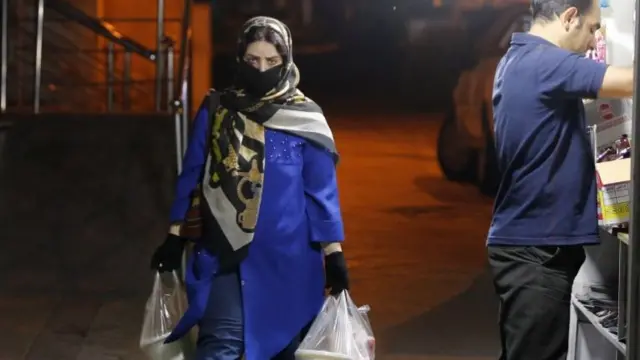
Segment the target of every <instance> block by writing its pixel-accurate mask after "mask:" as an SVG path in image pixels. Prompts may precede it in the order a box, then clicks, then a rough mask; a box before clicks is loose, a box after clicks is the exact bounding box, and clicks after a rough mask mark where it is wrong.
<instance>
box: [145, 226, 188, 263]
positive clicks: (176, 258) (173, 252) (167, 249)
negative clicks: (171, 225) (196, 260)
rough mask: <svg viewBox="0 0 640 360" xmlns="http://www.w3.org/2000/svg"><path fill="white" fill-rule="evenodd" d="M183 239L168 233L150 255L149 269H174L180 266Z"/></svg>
mask: <svg viewBox="0 0 640 360" xmlns="http://www.w3.org/2000/svg"><path fill="white" fill-rule="evenodd" d="M185 242H186V241H185V239H184V238H181V237H180V236H177V235H173V234H169V235H167V238H166V239H165V240H164V242H163V243H162V244H161V245H160V246H158V248H157V249H156V251H155V252H154V253H153V257H151V269H153V270H157V271H159V272H165V271H174V270H178V269H180V267H181V266H182V250H183V249H184V243H185Z"/></svg>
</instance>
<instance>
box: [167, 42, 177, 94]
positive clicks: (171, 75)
mask: <svg viewBox="0 0 640 360" xmlns="http://www.w3.org/2000/svg"><path fill="white" fill-rule="evenodd" d="M173 45H174V44H173V40H171V39H167V83H166V86H167V102H169V101H172V100H173V89H174V86H175V85H174V82H175V69H174V66H175V59H174V48H173Z"/></svg>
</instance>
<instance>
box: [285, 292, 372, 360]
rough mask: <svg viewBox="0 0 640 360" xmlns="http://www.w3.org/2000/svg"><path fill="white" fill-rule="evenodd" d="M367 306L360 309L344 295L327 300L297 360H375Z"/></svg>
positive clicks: (330, 297) (298, 352) (301, 345)
mask: <svg viewBox="0 0 640 360" xmlns="http://www.w3.org/2000/svg"><path fill="white" fill-rule="evenodd" d="M368 311H369V306H363V307H361V308H358V307H356V305H355V304H354V303H353V301H352V300H351V297H350V296H349V293H348V292H346V291H343V292H342V293H341V294H340V295H339V296H338V297H334V296H329V297H328V298H327V300H326V301H325V303H324V305H323V306H322V309H321V310H320V314H318V317H317V318H316V320H315V321H314V323H313V325H311V329H309V333H308V334H307V336H306V337H305V338H304V340H303V341H302V343H301V344H300V346H299V347H298V350H297V351H296V359H299V360H323V359H326V360H329V359H334V360H374V359H375V338H374V336H373V331H372V330H371V324H370V323H369V319H368V317H367V312H368Z"/></svg>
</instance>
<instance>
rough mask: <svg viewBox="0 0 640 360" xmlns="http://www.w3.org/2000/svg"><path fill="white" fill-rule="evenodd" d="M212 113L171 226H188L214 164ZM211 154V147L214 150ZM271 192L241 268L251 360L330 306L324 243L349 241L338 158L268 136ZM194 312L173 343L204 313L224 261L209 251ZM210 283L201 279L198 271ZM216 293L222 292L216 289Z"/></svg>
mask: <svg viewBox="0 0 640 360" xmlns="http://www.w3.org/2000/svg"><path fill="white" fill-rule="evenodd" d="M208 116H209V115H208V111H207V109H206V108H201V109H200V110H199V111H198V113H197V115H196V118H195V120H194V126H193V130H192V134H191V137H190V140H189V146H188V149H187V152H186V154H185V157H184V161H183V171H182V173H181V174H180V176H179V178H178V181H177V185H176V197H175V201H174V204H173V207H172V209H171V215H170V220H171V221H181V220H183V219H184V217H185V214H186V211H187V209H188V208H189V205H190V194H191V192H192V190H193V189H194V188H195V187H196V185H197V184H198V181H201V179H200V175H201V173H202V167H203V166H204V164H205V161H206V158H205V156H206V153H207V151H208V149H206V148H205V146H207V144H206V142H207V135H208V134H207V132H208V131H209V129H208V123H209V120H208ZM207 148H208V146H207ZM265 163H266V167H265V174H264V192H263V195H262V201H261V204H260V210H259V217H258V223H257V226H256V232H255V235H254V239H253V242H252V243H251V245H250V249H249V255H248V257H247V258H246V259H244V260H243V262H242V263H241V264H240V277H241V280H242V283H243V286H242V296H243V303H242V305H243V312H244V338H245V352H246V359H247V360H264V359H269V358H271V357H273V356H275V355H276V354H277V353H279V352H280V351H281V350H282V349H284V348H285V347H286V346H287V345H288V344H289V343H290V342H291V340H292V339H293V338H294V337H295V336H296V335H297V334H298V333H299V332H300V330H301V329H302V328H303V327H304V326H305V325H307V324H308V323H309V322H310V321H311V320H312V319H313V318H314V316H316V315H317V314H318V312H319V310H320V308H321V306H322V303H323V301H324V270H323V262H322V261H323V260H322V252H321V251H320V250H319V247H318V246H312V243H317V242H334V241H342V240H343V239H344V229H343V222H342V216H341V213H340V205H339V200H338V189H337V179H336V170H335V164H334V158H333V157H332V155H331V154H330V153H329V152H328V151H326V150H325V149H321V148H318V147H317V146H315V145H312V144H311V143H310V142H307V141H306V140H304V139H302V138H300V137H297V136H293V135H290V134H286V133H283V132H279V131H275V130H269V129H267V130H266V133H265ZM189 264H190V266H188V267H187V274H186V277H187V279H186V284H187V296H188V298H189V309H188V310H187V312H186V313H185V316H184V317H183V318H182V319H181V321H180V323H179V324H178V326H177V327H176V329H175V330H174V333H173V334H172V336H171V337H170V338H169V339H168V340H167V341H172V340H175V339H177V338H179V337H181V336H182V335H184V334H185V333H186V332H187V331H188V330H189V329H190V328H191V327H193V326H194V325H196V324H197V322H198V321H199V319H200V318H201V317H202V315H203V313H204V309H205V307H206V303H207V300H208V296H209V293H210V290H211V288H210V282H211V279H212V277H213V276H214V274H215V272H216V270H217V261H216V259H215V258H213V257H212V256H211V255H209V254H208V253H207V252H206V251H198V252H195V253H194V254H193V255H192V256H191V258H190V259H189ZM194 264H195V265H196V266H197V268H198V269H206V272H205V273H208V274H210V276H205V277H202V278H197V276H196V275H195V274H194V273H193V272H192V271H190V270H191V269H192V268H193V265H194ZM214 294H215V289H214Z"/></svg>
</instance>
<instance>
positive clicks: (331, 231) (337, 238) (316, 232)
mask: <svg viewBox="0 0 640 360" xmlns="http://www.w3.org/2000/svg"><path fill="white" fill-rule="evenodd" d="M309 225H310V227H311V241H312V242H342V241H344V225H343V224H342V221H340V220H334V221H323V220H316V221H312V220H311V221H309Z"/></svg>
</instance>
